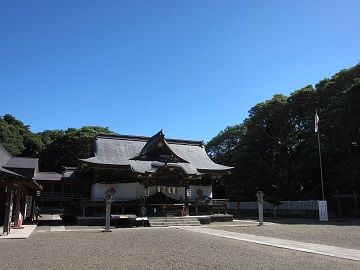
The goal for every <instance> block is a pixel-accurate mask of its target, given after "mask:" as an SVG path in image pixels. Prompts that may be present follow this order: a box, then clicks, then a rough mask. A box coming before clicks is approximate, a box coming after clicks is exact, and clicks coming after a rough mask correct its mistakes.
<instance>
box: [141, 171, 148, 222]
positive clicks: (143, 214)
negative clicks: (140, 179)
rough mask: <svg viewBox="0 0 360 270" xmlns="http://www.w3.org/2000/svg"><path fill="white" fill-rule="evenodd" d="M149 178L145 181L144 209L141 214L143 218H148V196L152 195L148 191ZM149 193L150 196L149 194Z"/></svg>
mask: <svg viewBox="0 0 360 270" xmlns="http://www.w3.org/2000/svg"><path fill="white" fill-rule="evenodd" d="M148 188H149V186H148V176H146V177H145V179H144V206H143V207H144V209H143V210H142V211H141V214H142V216H143V217H145V216H147V195H149V194H150V191H149V190H148ZM147 193H149V194H147Z"/></svg>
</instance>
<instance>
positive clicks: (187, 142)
mask: <svg viewBox="0 0 360 270" xmlns="http://www.w3.org/2000/svg"><path fill="white" fill-rule="evenodd" d="M152 137H154V136H151V137H148V136H138V135H123V134H115V133H113V134H105V133H99V134H97V135H96V137H95V139H98V138H102V139H115V140H125V139H130V140H132V141H144V142H147V141H148V140H150V139H151V138H152ZM165 141H166V142H168V143H170V144H174V143H176V144H185V145H199V146H203V145H204V141H196V140H185V139H171V138H166V137H165Z"/></svg>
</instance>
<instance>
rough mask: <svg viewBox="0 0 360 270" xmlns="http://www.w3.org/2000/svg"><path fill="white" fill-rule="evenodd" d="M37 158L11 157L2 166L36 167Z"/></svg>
mask: <svg viewBox="0 0 360 270" xmlns="http://www.w3.org/2000/svg"><path fill="white" fill-rule="evenodd" d="M38 162H39V159H38V158H29V157H12V158H10V159H9V160H8V162H6V164H5V165H4V167H6V168H18V169H34V170H35V169H36V168H37V167H38Z"/></svg>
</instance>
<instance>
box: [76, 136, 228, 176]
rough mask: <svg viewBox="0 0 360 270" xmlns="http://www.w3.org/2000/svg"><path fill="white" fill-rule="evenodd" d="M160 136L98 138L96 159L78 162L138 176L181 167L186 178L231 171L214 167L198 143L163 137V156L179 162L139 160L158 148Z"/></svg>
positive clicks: (95, 145) (223, 167)
mask: <svg viewBox="0 0 360 270" xmlns="http://www.w3.org/2000/svg"><path fill="white" fill-rule="evenodd" d="M161 133H162V132H161ZM161 133H158V134H156V135H155V136H153V137H142V136H128V135H98V136H97V137H96V138H95V142H94V153H95V156H94V157H91V158H88V159H80V163H86V164H89V165H91V166H101V165H106V166H118V167H122V168H124V169H129V170H132V171H134V172H138V173H146V172H151V173H156V172H157V171H159V170H160V169H162V168H164V167H165V166H174V167H180V168H181V169H183V170H184V171H185V172H186V174H189V175H201V174H203V173H207V172H218V173H222V172H226V171H229V170H231V169H232V167H227V166H223V165H220V164H216V163H214V162H213V161H212V160H211V159H210V158H209V156H208V155H207V153H206V151H205V148H204V146H203V143H202V142H200V141H188V140H175V139H165V138H164V137H163V140H164V143H166V149H165V150H166V151H165V152H166V153H169V154H170V153H172V154H173V155H174V156H176V157H178V158H179V161H176V160H168V161H164V160H163V159H161V158H160V157H158V158H156V157H154V156H153V157H152V158H153V159H152V160H142V157H143V155H144V154H145V153H152V152H154V147H156V146H157V144H155V143H154V142H159V141H160V140H159V139H160V138H159V137H160V135H162V134H161ZM154 138H155V139H154ZM167 148H168V149H167Z"/></svg>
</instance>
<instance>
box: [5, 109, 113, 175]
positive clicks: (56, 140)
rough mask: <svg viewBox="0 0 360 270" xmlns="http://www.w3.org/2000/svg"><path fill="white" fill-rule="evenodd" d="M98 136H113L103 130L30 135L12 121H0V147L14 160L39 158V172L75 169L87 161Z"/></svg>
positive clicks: (79, 130)
mask: <svg viewBox="0 0 360 270" xmlns="http://www.w3.org/2000/svg"><path fill="white" fill-rule="evenodd" d="M97 133H112V132H111V131H110V130H109V129H108V128H104V127H97V126H85V127H82V128H79V129H76V128H69V129H67V130H45V131H43V132H39V133H32V132H31V131H30V129H29V126H26V125H24V124H23V123H22V122H21V121H19V120H17V119H16V118H15V117H13V116H11V115H9V114H6V115H4V116H3V117H0V144H1V145H3V146H4V147H5V149H6V150H7V151H8V152H9V153H10V154H11V155H13V156H26V157H40V169H41V170H42V171H59V170H61V167H62V166H70V167H71V166H76V164H77V160H78V159H79V158H88V157H90V156H91V155H92V140H93V138H94V136H95V135H96V134H97Z"/></svg>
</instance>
